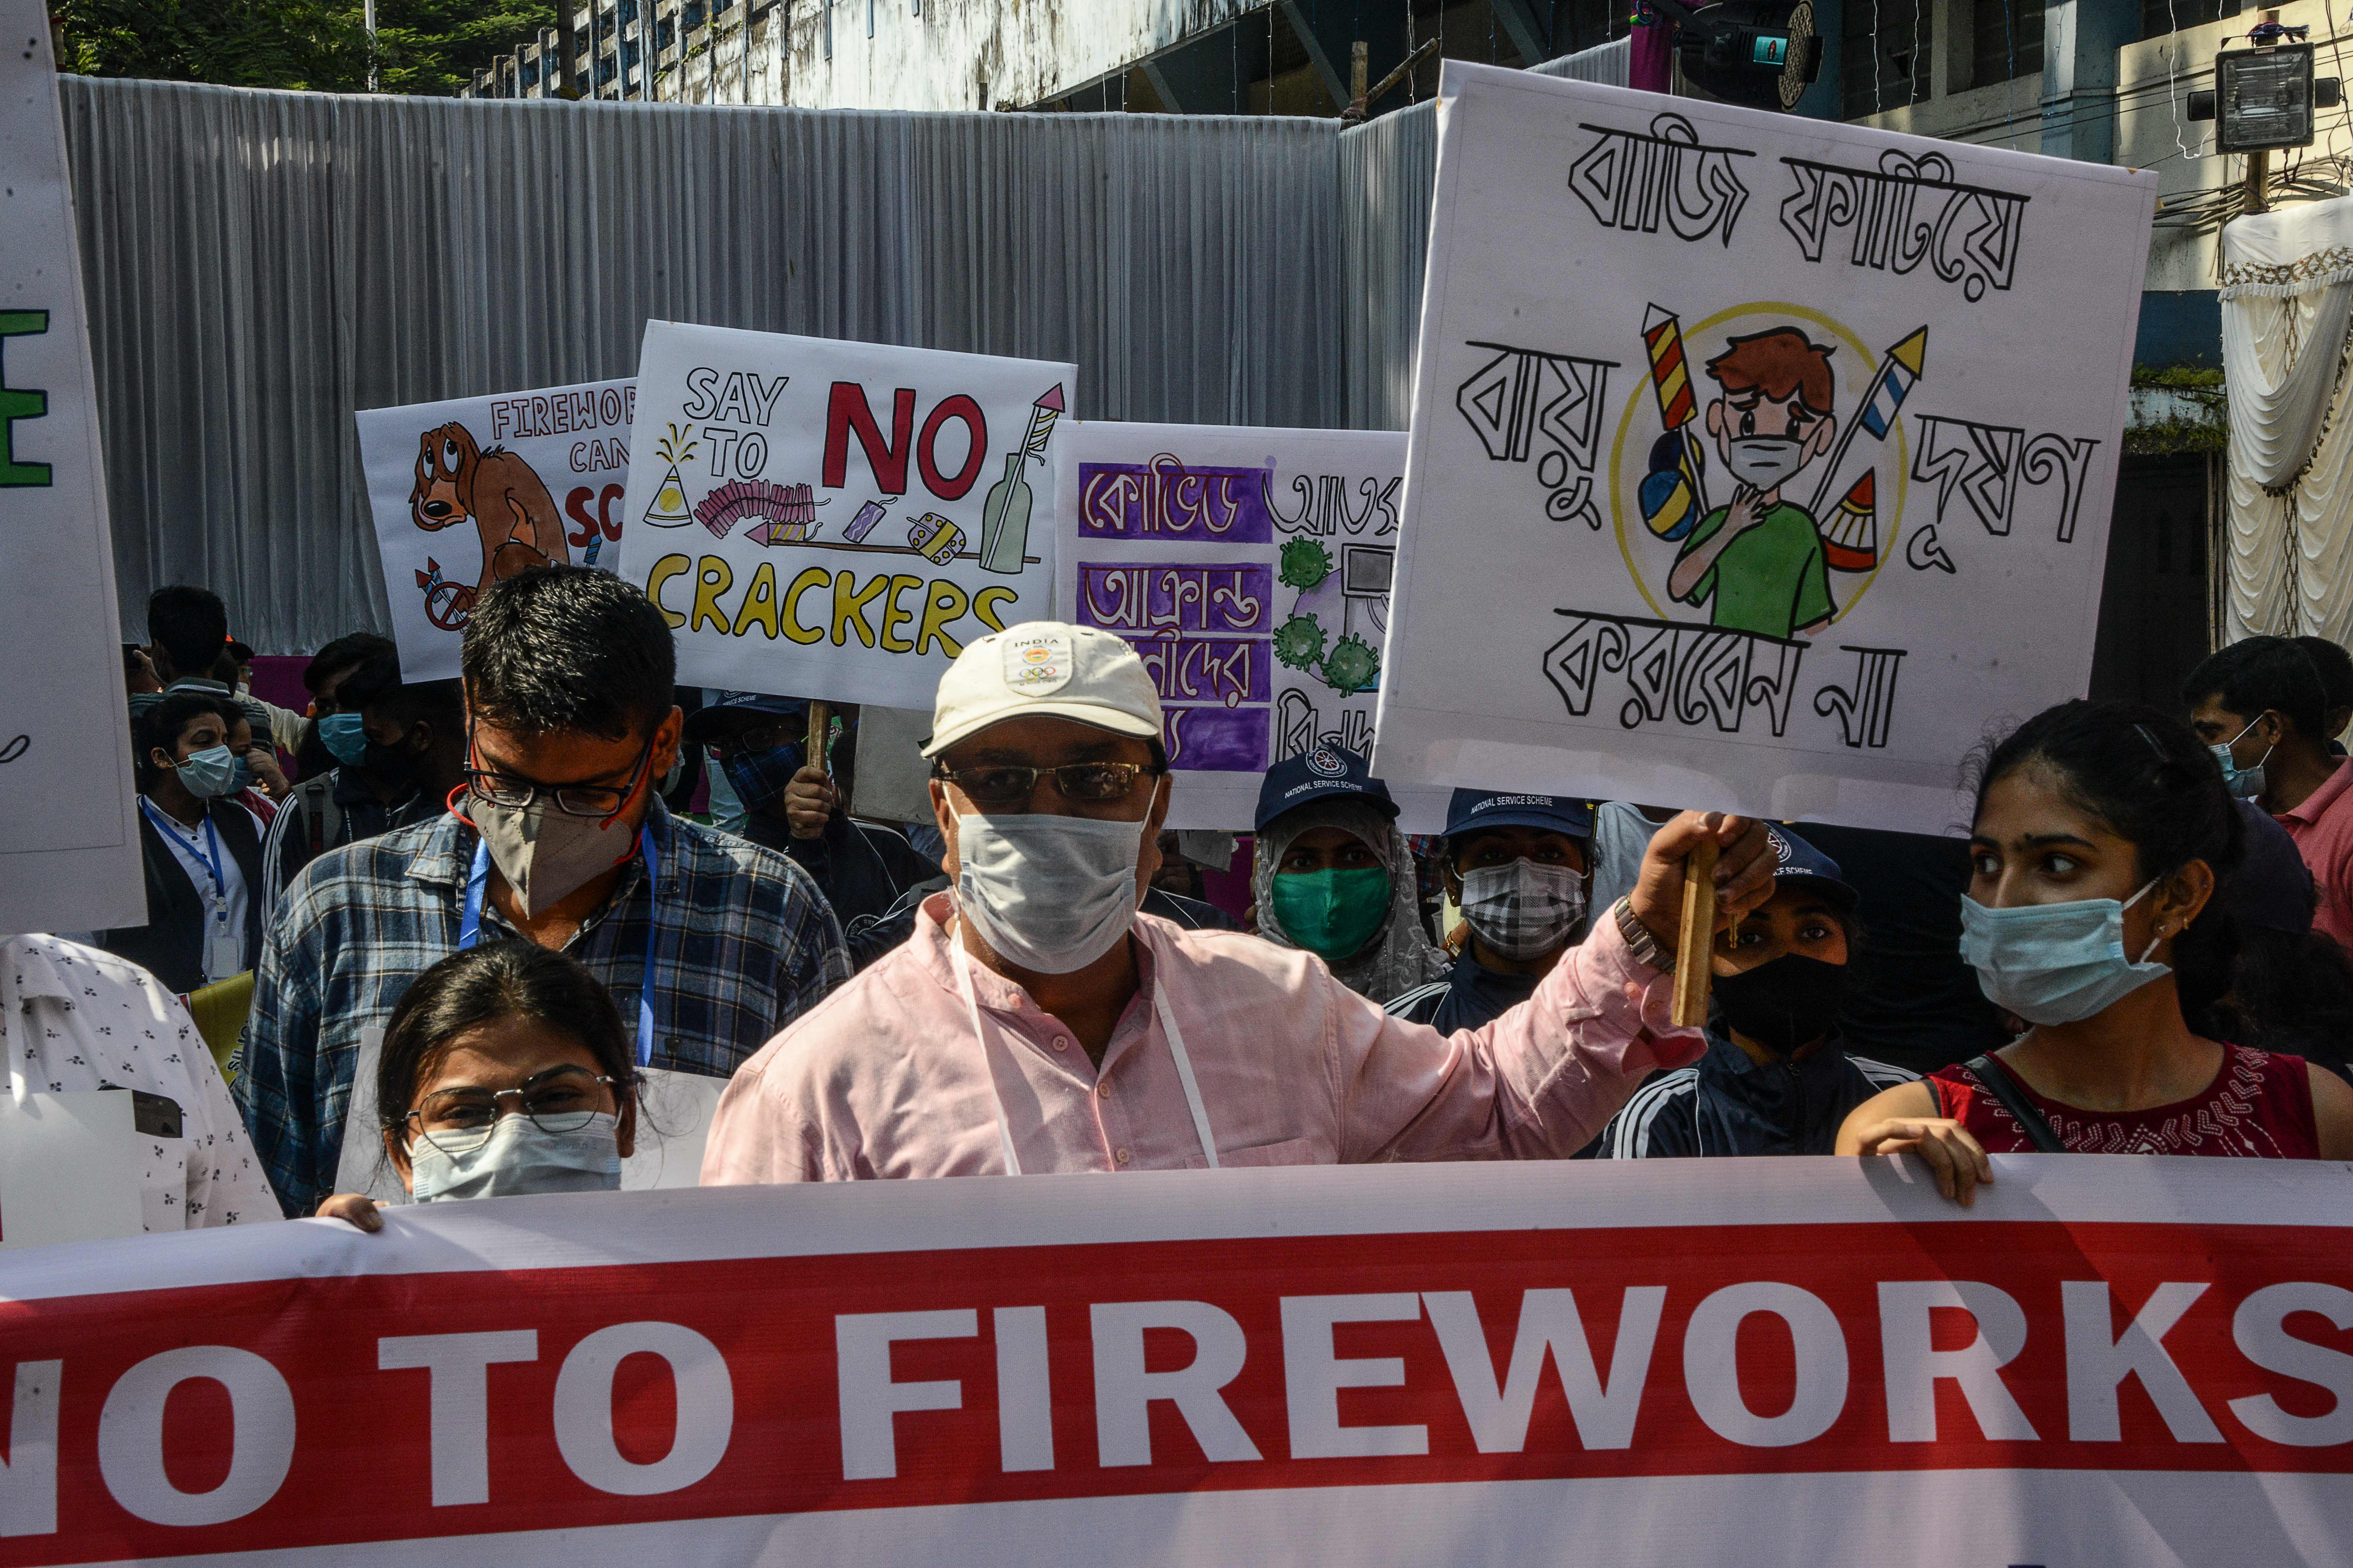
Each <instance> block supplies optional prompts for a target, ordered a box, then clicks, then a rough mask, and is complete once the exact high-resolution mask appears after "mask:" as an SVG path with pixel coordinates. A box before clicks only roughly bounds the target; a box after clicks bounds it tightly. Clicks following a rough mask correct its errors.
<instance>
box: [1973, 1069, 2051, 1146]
mask: <svg viewBox="0 0 2353 1568" xmlns="http://www.w3.org/2000/svg"><path fill="white" fill-rule="evenodd" d="M1963 1065H1964V1066H1966V1067H1967V1068H1968V1069H1969V1075H1970V1076H1971V1077H1973V1078H1975V1079H1977V1080H1978V1082H1979V1083H1980V1084H1983V1085H1984V1086H1985V1091H1986V1092H1987V1093H1988V1094H1989V1095H1991V1096H1993V1098H1994V1102H1995V1103H1996V1104H1998V1105H2000V1107H2001V1108H2002V1109H2003V1110H2007V1111H2009V1112H2010V1119H2011V1120H2012V1121H2016V1122H2017V1123H2018V1125H2019V1126H2020V1128H2021V1129H2022V1130H2023V1131H2025V1133H2026V1141H2027V1142H2029V1143H2031V1144H2033V1145H2034V1152H2036V1153H2038V1154H2064V1153H2065V1152H2067V1145H2066V1144H2064V1143H2062V1142H2059V1134H2057V1133H2056V1132H2053V1131H2051V1123H2050V1122H2049V1121H2047V1120H2045V1119H2044V1117H2043V1115H2042V1112H2041V1111H2040V1110H2035V1109H2034V1105H2033V1102H2032V1101H2031V1100H2028V1099H2027V1098H2026V1096H2024V1095H2022V1094H2021V1093H2019V1091H2018V1085H2017V1084H2016V1083H2015V1082H2013V1081H2012V1080H2011V1079H2010V1074H2008V1073H2007V1072H2004V1071H2003V1070H2002V1069H2001V1068H1998V1067H1996V1066H1994V1064H1993V1061H1992V1059H1991V1058H1988V1057H1971V1058H1969V1059H1968V1061H1967V1062H1966V1063H1964V1064H1963Z"/></svg>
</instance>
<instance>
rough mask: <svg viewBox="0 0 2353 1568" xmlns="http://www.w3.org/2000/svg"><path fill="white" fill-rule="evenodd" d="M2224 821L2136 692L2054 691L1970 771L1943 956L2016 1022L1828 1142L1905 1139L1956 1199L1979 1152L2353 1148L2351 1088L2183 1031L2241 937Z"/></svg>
mask: <svg viewBox="0 0 2353 1568" xmlns="http://www.w3.org/2000/svg"><path fill="white" fill-rule="evenodd" d="M2241 838H2242V826H2241V824H2240V819H2239V816H2238V814H2237V812H2236V810H2235V809H2234V808H2233V807H2232V804H2231V798H2230V795H2229V793H2228V792H2227V791H2226V790H2225V789H2224V788H2223V784H2222V774H2221V769H2220V767H2219V766H2218V765H2217V764H2216V763H2215V761H2214V759H2213V757H2212V756H2211V754H2210V753H2209V752H2208V751H2207V749H2206V748H2205V747H2204V746H2202V745H2200V743H2199V742H2198V739H2197V737H2196V736H2195V735H2193V734H2191V733H2190V731H2189V728H2188V727H2187V726H2185V725H2184V724H2182V723H2181V722H2180V721H2179V720H2176V719H2172V718H2169V717H2168V716H2167V715H2165V714H2163V713H2161V712H2159V711H2158V710H2156V709H2153V708H2141V707H2134V706H2128V705H2126V704H2124V703H2116V702H2082V701H2077V702H2068V703H2063V704H2062V705H2061V706H2059V707H2057V708H2053V709H2051V710H2048V711H2047V712H2043V713H2041V714H2038V715H2036V716H2035V717H2034V718H2032V719H2031V720H2029V721H2027V722H2026V723H2025V724H2023V725H2021V726H2020V727H2019V729H2018V730H2017V731H2014V732H2013V733H2012V734H2011V735H2010V738H2009V739H2008V740H2005V741H2003V742H2001V743H2000V744H1999V745H1998V746H1996V747H1995V748H1994V750H1993V752H1992V754H1991V755H1990V756H1989V758H1988V759H1987V761H1986V763H1985V766H1984V769H1983V771H1982V773H1981V775H1980V777H1979V780H1978V797H1977V813H1976V818H1975V822H1974V825H1973V831H1972V833H1971V835H1970V839H1969V845H1970V849H1971V853H1972V858H1973V860H1974V862H1975V872H1974V874H1973V876H1972V877H1971V879H1970V883H1969V890H1968V896H1967V897H1966V898H1965V899H1963V900H1962V903H1961V930H1962V934H1961V953H1962V956H1963V957H1965V958H1967V959H1968V961H1969V963H1970V964H1971V965H1972V966H1974V967H1975V968H1976V970H1977V972H1978V984H1980V985H1981V986H1982V987H1983V988H1984V990H1985V994H1987V995H1988V996H1989V997H1990V998H1991V999H1992V1000H1993V1002H1994V1003H1995V1005H1998V1006H2000V1007H2002V1008H2003V1009H2005V1010H2006V1011H2008V1012H2010V1013H2011V1014H2013V1015H2015V1016H2018V1017H2020V1018H2021V1019H2024V1020H2025V1021H2026V1022H2027V1023H2028V1024H2029V1025H2030V1027H2029V1028H2028V1030H2027V1031H2026V1033H2025V1034H2023V1035H2021V1036H2020V1037H2018V1038H2017V1039H2016V1040H2015V1041H2013V1042H2011V1043H2010V1045H2008V1046H2006V1047H2003V1048H2002V1049H2001V1050H2000V1051H1998V1052H1996V1053H1994V1054H1993V1055H1991V1056H1990V1057H1979V1058H1977V1059H1976V1060H1974V1061H1972V1062H1968V1063H1965V1064H1963V1065H1961V1066H1957V1067H1949V1068H1945V1069H1944V1070H1943V1071H1941V1072H1939V1073H1937V1074H1936V1076H1935V1077H1934V1078H1931V1079H1925V1080H1923V1081H1921V1082H1918V1083H1908V1084H1904V1085H1901V1086H1899V1087H1898V1088H1895V1089H1889V1090H1887V1091H1886V1092H1885V1093H1883V1094H1880V1095H1877V1096H1874V1097H1873V1098H1872V1099H1870V1100H1865V1101H1864V1102H1863V1103H1862V1105H1860V1106H1858V1107H1856V1109H1855V1110H1854V1111H1853V1113H1852V1115H1850V1116H1849V1117H1848V1118H1847V1120H1846V1124H1845V1125H1844V1126H1843V1127H1841V1129H1840V1130H1839V1140H1838V1152H1840V1153H1841V1154H1883V1153H1889V1152H1894V1151H1896V1150H1902V1149H1909V1150H1912V1151H1914V1152H1915V1153H1917V1154H1918V1155H1919V1156H1920V1158H1921V1159H1923V1160H1924V1161H1926V1163H1927V1164H1928V1166H1929V1167H1930V1168H1931V1169H1932V1170H1933V1171H1934V1172H1935V1173H1936V1185H1937V1187H1938V1188H1939V1189H1940V1190H1941V1191H1942V1192H1943V1193H1944V1194H1945V1195H1946V1196H1947V1197H1950V1198H1954V1199H1957V1200H1958V1201H1959V1202H1960V1203H1961V1204H1962V1205H1964V1206H1966V1205H1968V1203H1969V1201H1970V1198H1971V1196H1972V1194H1973V1192H1974V1190H1975V1188H1976V1187H1977V1185H1978V1184H1979V1183H1982V1182H1990V1181H1991V1180H1993V1167H1992V1164H1991V1163H1990V1162H1989V1161H1988V1159H1987V1158H1986V1156H1987V1153H1988V1152H1989V1151H1990V1152H1994V1153H2026V1152H2034V1151H2037V1150H2042V1151H2045V1152H2060V1151H2064V1152H2074V1153H2085V1154H2220V1155H2249V1156H2254V1157H2257V1158H2263V1159H2315V1158H2318V1159H2330V1160H2345V1159H2353V1088H2348V1086H2347V1084H2346V1083H2345V1081H2344V1080H2343V1079H2340V1078H2338V1077H2337V1075H2335V1074H2334V1073H2330V1072H2326V1071H2321V1072H2315V1071H2311V1070H2308V1069H2307V1068H2306V1065H2305V1063H2304V1061H2303V1059H2302V1058H2296V1057H2286V1056H2273V1055H2269V1054H2267V1053H2265V1052H2263V1051H2255V1050H2249V1049H2247V1048H2246V1047H2242V1046H2236V1045H2232V1044H2228V1043H2226V1042H2222V1041H2219V1040H2214V1039H2210V1038H2208V1037H2206V1036H2205V1035H2203V1034H2201V1033H2200V1026H2203V1025H2204V1024H2205V1023H2206V1022H2207V1020H2208V1018H2209V1016H2210V1015H2211V1013H2212V1012H2213V1011H2214V1010H2215V1009H2216V1007H2217V1005H2218V1004H2219V1003H2221V1000H2222V997H2223V994H2224V993H2225V992H2226V991H2227V990H2228V989H2229V986H2230V974H2231V961H2232V956H2233V954H2234V953H2235V952H2236V951H2237V947H2238V939H2237V935H2236V932H2235V931H2234V930H2233V929H2232V923H2231V917H2230V915H2229V913H2228V911H2227V910H2224V909H2223V907H2222V902H2221V900H2219V899H2217V898H2215V896H2214V893H2215V884H2216V882H2217V880H2218V879H2221V878H2223V877H2227V876H2228V875H2230V873H2231V871H2232V868H2234V867H2235V866H2236V865H2237V863H2238V860H2239V856H2240V848H2241Z"/></svg>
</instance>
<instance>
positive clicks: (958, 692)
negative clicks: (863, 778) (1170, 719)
mask: <svg viewBox="0 0 2353 1568" xmlns="http://www.w3.org/2000/svg"><path fill="white" fill-rule="evenodd" d="M1032 717H1045V718H1054V719H1071V720H1075V721H1077V722H1079V723H1082V724H1092V725H1093V726H1094V727H1095V728H1096V729H1098V730H1108V731H1111V732H1112V733H1113V734H1114V735H1133V736H1134V737H1135V738H1136V739H1138V740H1144V741H1157V740H1159V739H1160V692H1159V690H1158V689H1157V688H1156V687H1155V686H1154V685H1153V682H1152V676H1151V673H1150V672H1149V671H1147V670H1146V669H1145V668H1144V661H1143V660H1142V659H1140V658H1136V657H1135V650H1134V648H1132V647H1129V646H1128V645H1127V639H1126V638H1125V637H1120V636H1117V635H1116V634H1114V633H1112V632H1106V631H1098V630H1096V629H1095V628H1094V627H1092V626H1070V625H1067V624H1065V623H1064V622H1061V621H1024V622H1022V623H1021V624H1020V625H1019V626H1008V627H1007V628H1006V629H1005V630H1004V631H1001V632H994V633H992V634H990V635H989V636H987V637H982V638H981V639H980V640H979V641H977V642H974V643H967V644H966V645H965V650H964V652H963V653H962V654H960V655H958V656H957V658H956V661H955V663H954V664H952V665H950V666H948V672H947V673H946V674H945V675H943V676H941V677H940V690H939V696H938V698H937V700H935V701H934V703H933V706H932V732H931V735H930V737H929V738H928V739H926V740H925V741H924V742H923V755H925V756H927V757H936V756H938V755H939V754H940V753H941V752H944V751H946V750H947V749H948V748H949V747H950V746H953V745H955V743H956V742H958V741H961V740H963V739H964V738H965V736H967V735H973V734H977V733H978V732H979V731H983V730H986V729H987V728H988V727H989V726H990V725H991V724H997V723H1001V722H1003V721H1006V720H1008V719H1028V718H1032Z"/></svg>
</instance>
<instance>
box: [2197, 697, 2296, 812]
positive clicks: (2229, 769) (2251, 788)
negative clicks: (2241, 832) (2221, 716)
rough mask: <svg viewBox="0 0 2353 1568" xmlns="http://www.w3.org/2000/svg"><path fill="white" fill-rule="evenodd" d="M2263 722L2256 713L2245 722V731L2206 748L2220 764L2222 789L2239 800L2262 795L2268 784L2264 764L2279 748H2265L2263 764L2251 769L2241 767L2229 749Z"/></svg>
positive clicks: (2260, 715) (2261, 716)
mask: <svg viewBox="0 0 2353 1568" xmlns="http://www.w3.org/2000/svg"><path fill="white" fill-rule="evenodd" d="M2262 722H2263V715H2262V714H2260V713H2258V714H2256V715H2255V716H2254V717H2253V719H2251V720H2249V721H2247V729H2246V730H2242V731H2239V732H2238V733H2237V734H2235V735H2233V736H2232V737H2231V738H2230V740H2228V741H2226V742H2223V743H2222V744H2221V745H2219V746H2209V747H2207V748H2206V749H2207V750H2208V751H2210V752H2213V753H2214V760H2215V762H2217V763H2221V768H2222V787H2223V788H2224V789H2227V790H2229V791H2230V792H2231V793H2232V795H2236V796H2238V797H2239V798H2240V799H2241V800H2253V799H2254V798H2255V797H2256V796H2257V795H2261V794H2263V785H2264V784H2267V783H2268V782H2270V781H2269V779H2268V777H2267V776H2266V774H2265V773H2264V771H2263V766H2264V763H2269V762H2270V761H2271V760H2272V752H2275V751H2277V750H2279V748H2278V747H2276V746H2272V747H2267V748H2266V749H2265V750H2264V752H2263V762H2261V763H2256V764H2255V765H2254V766H2253V767H2252V768H2242V767H2241V766H2240V765H2239V760H2238V758H2237V757H2235V756H2233V755H2232V752H2231V748H2232V746H2235V745H2237V744H2238V743H2239V742H2242V741H2243V740H2245V739H2246V738H2247V730H2252V729H2253V728H2254V727H2255V726H2256V725H2258V724H2260V723H2262Z"/></svg>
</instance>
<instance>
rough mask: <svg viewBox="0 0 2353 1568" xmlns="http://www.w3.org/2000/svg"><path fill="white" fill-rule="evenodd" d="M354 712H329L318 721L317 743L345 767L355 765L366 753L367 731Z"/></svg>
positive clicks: (357, 764)
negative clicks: (361, 725)
mask: <svg viewBox="0 0 2353 1568" xmlns="http://www.w3.org/2000/svg"><path fill="white" fill-rule="evenodd" d="M360 724H361V720H360V716H359V715H358V714H356V713H330V714H328V715H327V716H326V717H325V718H323V719H322V720H320V721H319V744H321V745H322V746H324V747H326V748H327V752H328V754H329V755H330V756H332V757H333V758H334V759H335V761H337V762H339V763H343V765H344V766H345V767H357V766H359V764H360V762H361V760H362V759H363V758H364V757H365V756H366V755H367V731H364V730H363V729H362V728H361V727H360Z"/></svg>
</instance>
